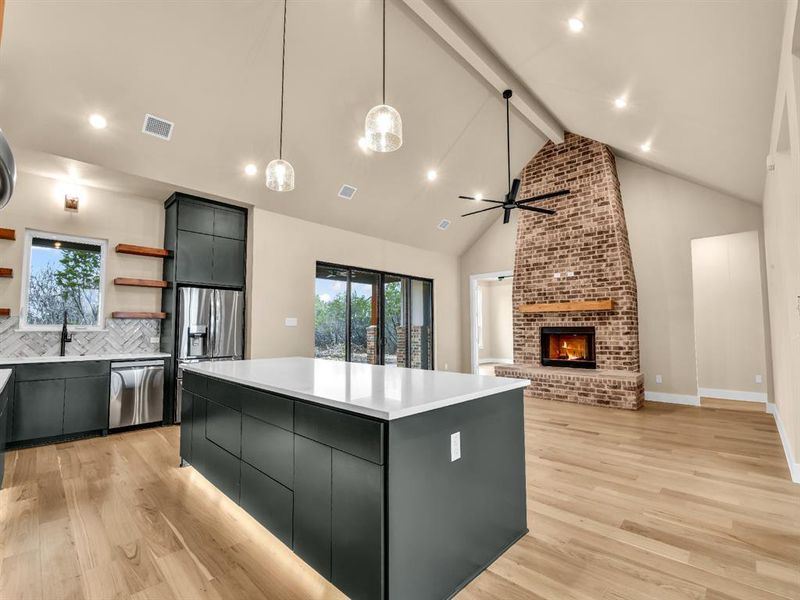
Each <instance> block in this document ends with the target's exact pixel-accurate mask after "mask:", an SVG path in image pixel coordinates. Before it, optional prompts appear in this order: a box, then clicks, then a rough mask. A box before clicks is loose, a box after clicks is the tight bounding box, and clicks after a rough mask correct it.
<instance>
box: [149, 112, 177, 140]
mask: <svg viewBox="0 0 800 600" xmlns="http://www.w3.org/2000/svg"><path fill="white" fill-rule="evenodd" d="M174 126H175V123H170V122H169V121H167V120H166V119H162V118H161V117H156V116H154V115H150V114H147V115H145V116H144V125H143V126H142V133H146V134H148V135H152V136H155V137H157V138H161V139H162V140H167V141H169V139H170V138H171V137H172V128H173V127H174Z"/></svg>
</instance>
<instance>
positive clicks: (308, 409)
mask: <svg viewBox="0 0 800 600" xmlns="http://www.w3.org/2000/svg"><path fill="white" fill-rule="evenodd" d="M294 427H295V433H297V434H299V435H302V436H303V437H307V438H309V439H312V440H316V441H318V442H320V443H322V444H325V445H326V446H330V447H332V448H336V449H337V450H341V451H342V452H347V453H348V454H352V455H353V456H358V457H360V458H363V459H365V460H368V461H371V462H373V463H376V464H379V465H382V464H383V436H384V423H382V422H380V421H373V420H372V419H365V418H363V417H358V416H356V415H351V414H348V413H344V412H340V411H337V410H332V409H329V408H322V407H319V406H314V405H311V404H306V403H305V402H300V401H298V402H295V408H294Z"/></svg>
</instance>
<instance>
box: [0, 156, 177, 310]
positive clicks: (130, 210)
mask: <svg viewBox="0 0 800 600" xmlns="http://www.w3.org/2000/svg"><path fill="white" fill-rule="evenodd" d="M67 189H69V190H70V191H71V192H78V193H79V196H80V198H81V200H80V211H79V212H77V213H73V212H67V211H65V210H64V194H65V191H66V190H67ZM0 227H4V228H9V229H14V230H16V237H17V239H16V241H14V242H11V241H5V240H0V267H11V268H13V269H14V277H13V278H12V279H0V307H3V308H10V309H11V314H12V315H13V316H17V315H18V314H19V308H20V306H19V305H20V290H21V285H22V280H23V278H24V273H23V272H22V268H23V260H22V259H23V254H24V247H25V230H26V229H35V230H39V231H47V232H51V233H63V234H69V235H77V236H84V237H92V238H97V239H104V240H108V258H107V264H106V284H105V294H106V296H105V317H109V316H110V314H111V312H112V311H115V310H131V311H145V312H151V311H156V310H160V307H161V292H160V290H159V289H157V288H153V289H147V288H135V287H120V286H115V285H114V278H115V277H135V278H143V279H161V277H162V270H161V269H162V264H161V262H162V261H161V260H159V259H155V258H142V257H136V256H129V255H124V254H117V253H116V252H114V247H115V246H116V245H117V244H120V243H123V244H136V245H140V246H151V247H161V246H163V243H164V203H163V199H160V200H159V199H153V198H144V197H142V196H135V195H132V194H123V193H119V192H111V191H108V190H104V189H99V188H94V187H88V186H66V185H65V184H64V183H63V182H61V181H58V180H56V179H50V178H49V177H42V176H40V175H33V174H30V173H27V172H19V173H18V176H17V187H16V189H15V191H14V196H13V198H12V199H11V202H10V203H9V204H8V205H7V206H6V207H5V208H4V209H3V210H2V211H0Z"/></svg>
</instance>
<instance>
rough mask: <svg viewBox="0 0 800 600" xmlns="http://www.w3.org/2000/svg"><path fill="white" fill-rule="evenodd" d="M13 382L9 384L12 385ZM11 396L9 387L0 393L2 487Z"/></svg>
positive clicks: (0, 467) (0, 482)
mask: <svg viewBox="0 0 800 600" xmlns="http://www.w3.org/2000/svg"><path fill="white" fill-rule="evenodd" d="M10 383H11V382H9V384H10ZM9 397H10V394H9V393H8V386H6V388H5V389H3V390H2V391H0V486H2V485H3V475H4V473H5V463H6V461H5V449H6V430H7V425H8V413H9V411H10V409H11V405H10V403H9Z"/></svg>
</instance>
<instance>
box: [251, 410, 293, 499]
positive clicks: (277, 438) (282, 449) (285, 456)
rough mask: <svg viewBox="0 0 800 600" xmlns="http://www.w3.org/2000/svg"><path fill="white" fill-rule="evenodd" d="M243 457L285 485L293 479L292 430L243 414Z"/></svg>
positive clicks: (290, 487)
mask: <svg viewBox="0 0 800 600" xmlns="http://www.w3.org/2000/svg"><path fill="white" fill-rule="evenodd" d="M242 460H244V461H246V462H247V463H249V464H251V465H252V466H254V467H255V468H257V469H258V470H259V471H261V472H263V473H266V474H267V475H269V476H270V477H272V478H273V479H275V480H276V481H278V482H279V483H282V484H283V485H285V486H286V487H287V488H289V489H292V488H293V483H294V434H293V433H292V432H291V431H286V430H285V429H281V428H280V427H276V426H275V425H270V424H269V423H264V422H263V421H259V420H258V419H254V418H253V417H250V416H248V415H243V416H242Z"/></svg>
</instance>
